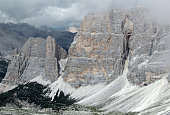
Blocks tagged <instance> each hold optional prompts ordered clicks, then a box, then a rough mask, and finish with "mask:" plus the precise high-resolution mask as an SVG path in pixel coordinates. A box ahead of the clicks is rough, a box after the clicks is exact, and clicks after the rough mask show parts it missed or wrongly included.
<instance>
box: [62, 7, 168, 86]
mask: <svg viewBox="0 0 170 115" xmlns="http://www.w3.org/2000/svg"><path fill="white" fill-rule="evenodd" d="M155 19H156V18H155V17H154V16H153V15H151V13H150V11H149V10H148V9H145V8H140V7H136V8H132V9H129V10H120V9H118V10H110V11H108V12H105V13H97V12H91V13H89V14H88V15H86V16H85V18H84V20H83V22H82V23H81V26H80V30H79V32H78V33H77V35H76V37H75V38H74V42H73V43H72V45H71V47H70V49H69V57H68V61H67V64H66V67H65V72H64V75H63V77H64V79H65V81H66V82H69V83H70V84H71V85H73V86H76V87H79V86H80V85H87V84H96V83H99V82H105V83H108V82H111V81H113V80H114V79H116V78H117V77H118V76H119V75H121V74H122V72H123V68H124V65H125V60H126V59H127V56H128V55H129V59H130V61H129V67H128V69H129V71H128V74H127V78H128V80H129V81H131V82H132V83H134V84H137V85H140V84H143V83H146V82H147V83H151V82H154V81H155V80H156V79H152V78H151V76H159V75H161V74H164V73H167V72H168V71H169V69H168V68H169V67H168V66H167V64H165V62H166V61H167V60H168V56H167V55H168V54H167V52H169V51H168V50H165V49H168V48H165V47H164V46H165V45H162V44H163V41H164V40H163V39H165V38H164V37H166V36H167V35H168V32H169V26H167V25H163V24H161V23H159V22H158V21H156V20H155ZM162 40H163V41H162ZM163 47H164V49H163ZM161 52H162V54H165V57H164V58H165V61H162V57H160V58H161V59H160V63H161V66H160V65H159V64H156V59H155V57H158V56H157V55H161ZM166 54H167V55H166ZM162 67H163V68H162Z"/></svg>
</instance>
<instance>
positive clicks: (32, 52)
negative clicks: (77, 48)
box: [1, 36, 67, 90]
mask: <svg viewBox="0 0 170 115" xmlns="http://www.w3.org/2000/svg"><path fill="white" fill-rule="evenodd" d="M13 53H14V54H13V56H12V59H11V62H10V63H9V66H8V71H7V73H6V76H5V78H4V79H3V81H2V83H1V86H15V85H18V84H21V83H25V82H28V81H30V80H32V79H34V78H36V77H38V76H41V77H42V79H44V81H50V82H51V83H52V82H54V81H55V80H57V78H58V76H59V65H58V61H59V60H60V59H62V58H66V57H67V53H66V51H65V50H64V49H63V48H61V47H60V46H59V45H58V44H56V41H55V39H54V38H52V37H50V36H49V37H48V38H47V39H43V38H30V39H29V40H28V41H27V42H26V43H25V45H24V46H23V48H22V49H21V50H17V49H16V50H14V52H13ZM1 88H2V87H1ZM3 89H4V88H2V90H3Z"/></svg>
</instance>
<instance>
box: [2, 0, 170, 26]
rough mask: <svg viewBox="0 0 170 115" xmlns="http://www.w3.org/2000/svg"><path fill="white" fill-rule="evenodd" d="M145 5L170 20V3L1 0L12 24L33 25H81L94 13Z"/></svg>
mask: <svg viewBox="0 0 170 115" xmlns="http://www.w3.org/2000/svg"><path fill="white" fill-rule="evenodd" d="M137 5H143V6H147V7H149V8H151V9H152V10H153V11H154V13H155V14H157V15H159V16H160V17H162V18H166V19H167V18H169V17H170V13H169V11H170V8H169V5H170V0H0V10H1V11H2V12H3V13H4V14H5V15H6V16H7V17H8V20H16V21H18V22H27V23H30V24H32V25H36V26H41V25H48V26H52V25H55V24H61V25H62V24H73V25H74V24H77V23H79V22H80V21H81V19H82V18H83V16H84V15H85V14H86V13H87V12H89V11H91V10H105V9H108V8H131V7H134V6H137Z"/></svg>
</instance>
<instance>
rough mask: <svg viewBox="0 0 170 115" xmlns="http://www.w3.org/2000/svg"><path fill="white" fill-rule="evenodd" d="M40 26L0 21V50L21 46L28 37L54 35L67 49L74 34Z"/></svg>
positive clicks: (9, 49) (10, 49)
mask: <svg viewBox="0 0 170 115" xmlns="http://www.w3.org/2000/svg"><path fill="white" fill-rule="evenodd" d="M42 28H43V27H42ZM42 28H41V29H39V28H36V27H34V26H31V25H28V24H26V23H18V24H13V23H0V41H1V42H0V50H5V51H12V50H14V49H15V48H21V47H22V46H23V45H24V43H25V42H26V41H27V40H28V38H30V37H35V38H36V37H42V38H47V37H48V36H52V37H54V38H55V39H56V41H57V42H58V43H59V45H60V46H61V47H63V48H64V49H66V50H68V48H69V46H70V44H71V42H72V41H73V38H74V36H75V34H73V33H70V32H65V31H56V30H53V29H50V31H49V30H47V29H42ZM63 41H65V42H63Z"/></svg>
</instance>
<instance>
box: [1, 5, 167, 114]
mask: <svg viewBox="0 0 170 115" xmlns="http://www.w3.org/2000/svg"><path fill="white" fill-rule="evenodd" d="M169 39H170V25H168V24H165V23H162V22H161V21H159V20H158V19H157V20H156V17H155V16H153V15H152V13H151V12H150V11H149V10H148V9H146V8H141V7H136V8H132V9H128V10H123V9H113V10H109V11H107V12H104V13H99V12H90V13H89V14H88V15H86V16H85V17H84V19H83V21H82V23H81V25H80V29H79V31H78V32H77V34H76V36H75V38H74V41H73V42H72V44H71V46H70V48H69V51H68V55H67V56H66V55H64V54H66V52H65V51H64V50H63V49H62V48H59V46H58V45H56V44H55V39H54V38H52V37H48V38H47V39H46V40H45V39H42V38H36V39H35V38H33V39H29V40H28V41H27V42H26V43H25V45H24V47H23V48H22V49H21V51H17V50H15V51H14V55H13V59H12V61H11V62H10V63H9V67H8V70H7V74H6V76H5V78H4V79H3V81H2V83H1V86H0V88H4V86H7V87H6V91H7V90H9V87H8V84H10V86H12V87H10V89H13V88H14V87H17V86H18V85H19V84H23V83H24V84H26V83H28V82H37V83H39V84H41V85H45V86H47V87H46V90H48V92H46V94H45V95H46V96H47V97H49V98H50V99H51V101H53V100H54V99H55V97H56V96H59V97H60V93H64V95H69V97H70V98H71V99H74V100H76V103H74V104H73V105H72V108H71V109H66V110H65V111H63V114H73V115H74V114H108V115H112V114H113V115H114V114H143V115H148V114H151V115H155V114H169V111H170V108H169V105H170V98H169V97H170V83H169V81H170V74H169V72H170V66H169V65H170V61H169V56H170V50H169V49H170V48H169V43H170V40H169ZM56 46H57V47H56ZM56 51H57V52H56ZM60 52H61V54H60ZM61 55H62V56H61ZM46 90H43V92H44V91H46ZM8 92H9V91H8ZM2 94H3V93H2ZM27 98H28V99H29V97H27ZM37 98H38V97H37ZM38 99H39V98H38ZM32 103H33V102H32ZM77 106H78V107H77ZM85 108H90V110H89V109H85ZM91 108H92V109H93V111H91V110H92V109H91Z"/></svg>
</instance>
